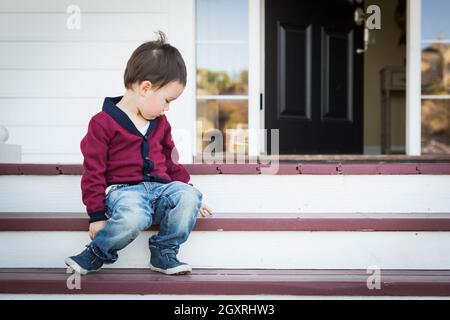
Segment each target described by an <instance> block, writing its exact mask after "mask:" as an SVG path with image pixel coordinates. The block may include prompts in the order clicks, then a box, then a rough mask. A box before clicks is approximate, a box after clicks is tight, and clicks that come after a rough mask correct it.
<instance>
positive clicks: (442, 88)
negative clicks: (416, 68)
mask: <svg viewBox="0 0 450 320" xmlns="http://www.w3.org/2000/svg"><path fill="white" fill-rule="evenodd" d="M421 67H422V94H426V95H436V94H449V93H450V45H449V44H446V43H433V44H431V45H429V46H427V47H425V48H424V49H423V50H422V66H421Z"/></svg>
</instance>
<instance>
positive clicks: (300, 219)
mask: <svg viewBox="0 0 450 320" xmlns="http://www.w3.org/2000/svg"><path fill="white" fill-rule="evenodd" d="M88 229H89V222H88V217H87V214H85V213H81V212H80V213H67V212H24V213H20V212H0V231H87V230H88ZM157 230H159V226H157V225H153V226H152V227H151V228H149V229H148V231H157ZM194 231H415V232H419V231H450V213H440V214H439V213H391V214H388V213H372V214H370V213H354V214H333V213H303V214H301V213H271V214H262V213H215V214H214V215H212V216H208V217H199V218H198V219H197V222H196V224H195V226H194Z"/></svg>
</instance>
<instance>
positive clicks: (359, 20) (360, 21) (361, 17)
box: [355, 7, 370, 54]
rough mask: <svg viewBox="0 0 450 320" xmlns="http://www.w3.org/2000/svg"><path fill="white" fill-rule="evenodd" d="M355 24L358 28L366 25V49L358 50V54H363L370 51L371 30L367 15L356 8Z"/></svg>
mask: <svg viewBox="0 0 450 320" xmlns="http://www.w3.org/2000/svg"><path fill="white" fill-rule="evenodd" d="M355 23H356V25H358V26H363V25H364V48H359V49H356V53H357V54H363V53H364V52H366V51H367V50H368V49H369V40H370V30H369V28H367V24H366V14H365V13H364V10H363V9H362V8H359V7H358V8H356V10H355Z"/></svg>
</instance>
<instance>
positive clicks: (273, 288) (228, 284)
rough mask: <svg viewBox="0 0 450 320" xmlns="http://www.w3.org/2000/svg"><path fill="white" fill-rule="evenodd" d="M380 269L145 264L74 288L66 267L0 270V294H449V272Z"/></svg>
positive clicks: (95, 276)
mask: <svg viewBox="0 0 450 320" xmlns="http://www.w3.org/2000/svg"><path fill="white" fill-rule="evenodd" d="M378 274H379V275H380V277H379V278H377V279H376V278H374V277H375V275H373V274H372V273H368V272H367V271H366V270H248V269H247V270H221V269H217V270H202V269H194V270H193V273H192V274H190V275H185V276H166V275H161V274H159V273H155V272H152V271H150V270H148V269H134V270H126V269H115V270H108V269H104V270H101V271H100V272H98V273H95V274H90V275H87V276H84V277H82V278H81V280H80V282H79V286H78V287H79V288H80V289H77V288H76V284H77V282H76V280H74V275H72V274H70V273H67V270H66V269H0V293H3V294H5V293H8V294H141V295H143V294H176V295H187V294H189V295H192V294H198V295H267V294H272V295H307V296H450V271H439V270H426V271H417V270H401V271H398V270H380V271H379V273H378ZM71 276H72V278H71V279H69V277H71ZM378 279H379V285H378V282H377V281H378ZM67 283H69V284H70V286H69V287H70V288H72V289H69V288H68V285H67ZM368 284H369V285H368Z"/></svg>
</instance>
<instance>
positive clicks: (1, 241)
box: [0, 213, 450, 270]
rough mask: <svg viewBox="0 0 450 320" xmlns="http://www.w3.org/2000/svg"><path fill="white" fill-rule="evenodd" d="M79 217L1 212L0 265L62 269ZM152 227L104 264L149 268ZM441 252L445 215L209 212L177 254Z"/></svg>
mask: <svg viewBox="0 0 450 320" xmlns="http://www.w3.org/2000/svg"><path fill="white" fill-rule="evenodd" d="M86 220H87V219H86V216H85V215H84V214H82V213H74V214H67V213H3V214H0V231H1V232H0V256H1V257H2V259H1V260H0V268H62V267H64V259H65V258H66V257H67V256H70V255H73V254H76V253H78V252H80V251H81V250H82V249H83V248H84V245H85V244H87V243H89V242H90V240H89V238H88V233H87V229H88V226H87V221H86ZM157 229H158V228H157V226H155V227H152V228H151V229H150V230H147V231H144V232H142V233H141V234H140V235H139V236H138V238H137V239H136V240H134V241H133V242H132V243H131V244H130V245H129V246H128V247H126V248H125V249H124V250H122V251H120V252H119V256H120V257H119V260H118V261H117V262H116V263H115V264H113V265H107V266H106V268H146V267H148V263H149V259H150V254H149V250H148V238H149V237H150V236H152V235H153V234H155V233H156V231H157ZM11 244H13V245H11ZM393 244H395V245H393ZM448 252H450V214H447V213H445V214H409V213H405V214H402V215H400V214H391V215H387V214H378V215H376V214H352V215H348V214H342V215H333V214H322V215H315V214H309V215H307V214H305V215H293V214H282V213H280V214H278V215H275V214H271V215H264V214H253V215H248V214H240V215H238V214H216V215H215V216H213V217H209V218H199V219H198V221H197V224H196V226H195V228H194V232H192V234H191V235H190V238H189V241H188V242H186V243H185V244H183V245H182V246H181V250H180V255H179V257H180V259H181V260H183V261H187V262H189V263H190V264H191V265H192V266H193V267H195V268H210V269H217V268H229V269H243V268H245V269H247V268H248V269H251V268H262V269H367V268H368V267H370V266H377V267H378V268H382V269H421V270H427V269H442V270H447V269H450V256H449V255H448Z"/></svg>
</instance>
